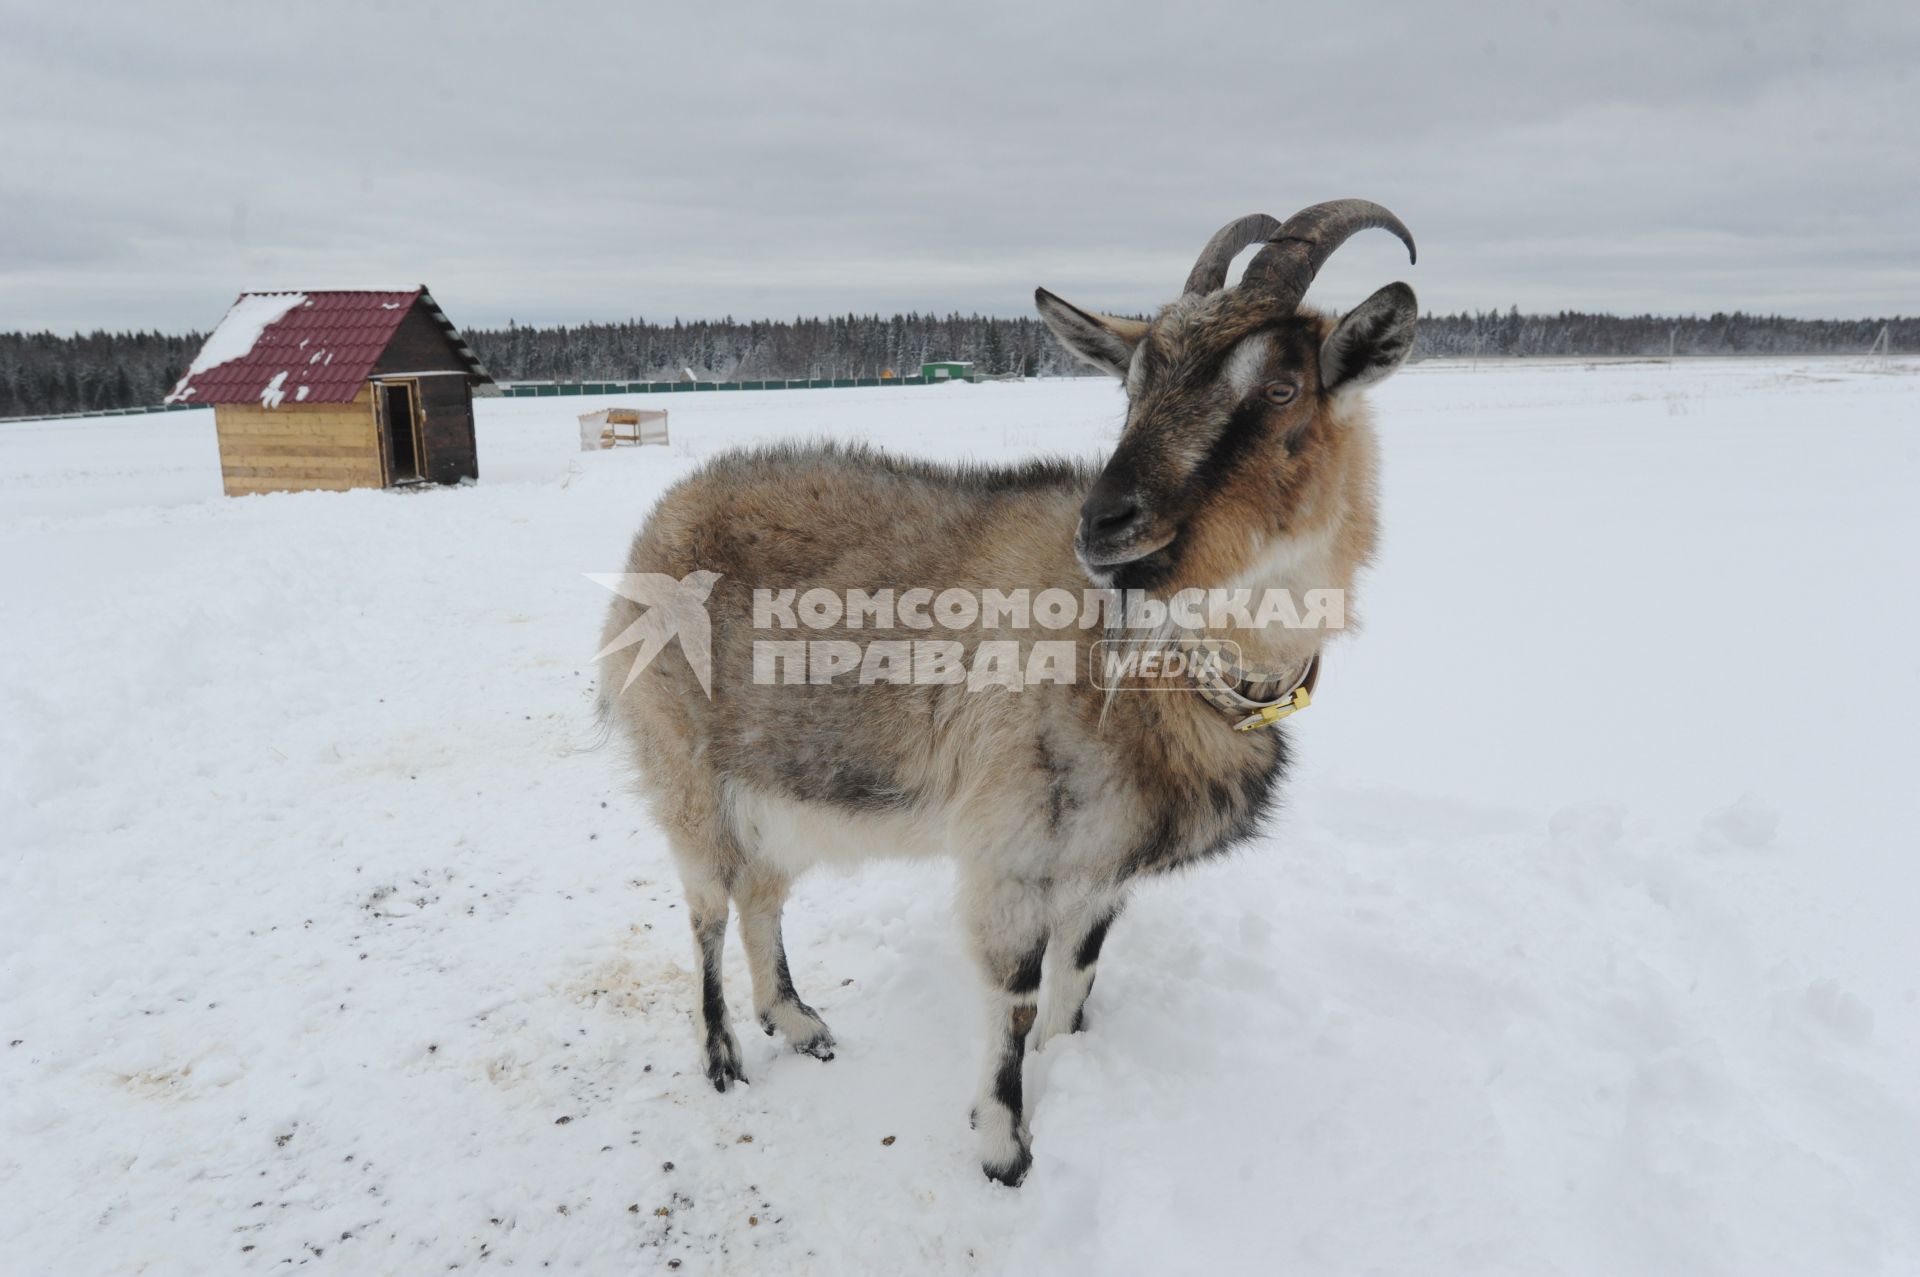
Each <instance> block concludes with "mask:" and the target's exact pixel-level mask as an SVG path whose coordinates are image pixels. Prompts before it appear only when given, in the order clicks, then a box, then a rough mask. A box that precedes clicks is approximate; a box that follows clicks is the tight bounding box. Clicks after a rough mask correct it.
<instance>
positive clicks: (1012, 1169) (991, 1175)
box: [980, 1144, 1033, 1188]
mask: <svg viewBox="0 0 1920 1277" xmlns="http://www.w3.org/2000/svg"><path fill="white" fill-rule="evenodd" d="M1032 1166H1033V1152H1032V1150H1030V1149H1029V1148H1027V1146H1026V1145H1024V1144H1022V1145H1021V1146H1020V1149H1019V1152H1018V1153H1017V1154H1016V1155H1015V1157H1014V1158H1013V1160H1012V1161H1010V1162H982V1163H980V1169H981V1170H982V1171H983V1172H985V1174H986V1177H987V1178H988V1179H990V1180H992V1181H993V1182H994V1183H996V1184H1005V1185H1006V1186H1007V1187H1008V1188H1018V1187H1020V1181H1021V1180H1024V1179H1025V1178H1026V1177H1027V1171H1028V1170H1029V1169H1030V1168H1031V1167H1032Z"/></svg>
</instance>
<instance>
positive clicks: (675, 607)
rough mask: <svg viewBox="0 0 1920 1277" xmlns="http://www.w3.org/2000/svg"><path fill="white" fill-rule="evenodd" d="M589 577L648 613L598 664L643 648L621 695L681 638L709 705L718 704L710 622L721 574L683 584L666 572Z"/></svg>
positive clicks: (693, 575) (704, 574)
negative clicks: (712, 596) (635, 647)
mask: <svg viewBox="0 0 1920 1277" xmlns="http://www.w3.org/2000/svg"><path fill="white" fill-rule="evenodd" d="M586 576H587V579H588V580H590V581H594V582H596V583H598V584H600V585H604V586H606V587H607V588H608V589H609V590H612V591H613V592H614V593H615V594H618V595H619V596H620V597H621V598H623V599H630V600H632V601H633V602H635V603H638V604H639V605H640V606H641V607H643V608H645V609H646V610H645V611H643V612H642V613H640V615H639V616H638V617H636V618H635V619H634V621H633V623H632V624H631V625H629V626H627V628H626V629H624V630H622V631H620V633H619V634H618V635H616V636H615V637H614V639H613V641H612V642H611V643H608V644H607V645H606V646H605V647H603V648H601V649H600V651H598V652H596V653H595V654H594V658H593V659H594V660H596V661H597V660H600V659H601V658H603V657H605V656H608V655H610V654H612V653H614V652H618V651H619V650H620V649H622V648H625V647H632V646H633V645H634V644H636V643H638V644H639V645H640V650H639V651H638V652H636V653H635V654H634V658H633V666H632V667H631V668H630V669H629V670H628V671H627V681H626V682H624V683H622V684H621V685H620V690H621V691H623V692H624V691H626V690H627V688H629V687H631V686H633V680H634V679H636V678H638V677H640V671H641V670H643V669H645V668H647V666H648V665H650V664H652V662H653V658H654V657H656V656H658V655H660V653H661V652H663V651H665V650H666V647H667V644H668V643H670V642H672V641H673V640H674V639H675V638H678V639H679V640H680V651H681V653H682V654H683V655H684V656H685V657H686V658H687V664H688V665H689V666H691V667H692V669H693V676H694V677H695V678H697V679H699V680H700V690H701V691H703V692H705V693H706V694H707V699H708V700H712V699H713V627H712V624H711V622H709V620H708V618H707V596H708V595H710V594H712V593H713V586H714V583H715V582H716V581H718V580H719V579H720V574H719V573H718V572H708V571H705V570H701V571H698V572H689V573H687V574H686V575H685V576H683V577H681V578H680V579H679V580H678V581H676V580H674V579H673V578H672V577H670V576H668V575H666V574H665V573H663V572H589V573H587V574H586Z"/></svg>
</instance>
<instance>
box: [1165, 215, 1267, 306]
mask: <svg viewBox="0 0 1920 1277" xmlns="http://www.w3.org/2000/svg"><path fill="white" fill-rule="evenodd" d="M1279 229H1280V223H1279V222H1278V221H1277V220H1275V219H1274V218H1271V217H1268V216H1267V215H1266V214H1265V213H1248V214H1247V215H1246V216H1245V217H1242V218H1239V219H1237V220H1235V221H1231V222H1228V223H1227V224H1226V225H1225V226H1222V227H1221V228H1220V229H1219V230H1217V231H1215V232H1214V233H1213V238H1212V239H1210V240H1208V241H1207V246H1206V247H1205V248H1203V249H1201V250H1200V260H1199V261H1197V262H1195V263H1194V264H1193V273H1192V274H1190V275H1188V276H1187V286H1186V288H1185V289H1184V290H1182V291H1184V292H1186V293H1189V294H1193V293H1199V294H1202V295H1204V294H1206V293H1211V292H1215V291H1217V290H1219V289H1221V288H1223V287H1225V286H1226V282H1227V267H1228V266H1230V265H1232V264H1233V259H1234V255H1235V254H1237V253H1238V252H1239V251H1240V250H1241V249H1243V248H1245V247H1247V246H1248V245H1249V244H1258V243H1259V242H1260V241H1261V240H1264V239H1270V238H1272V236H1273V233H1274V232H1275V231H1277V230H1279Z"/></svg>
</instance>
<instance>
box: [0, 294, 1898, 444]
mask: <svg viewBox="0 0 1920 1277" xmlns="http://www.w3.org/2000/svg"><path fill="white" fill-rule="evenodd" d="M1882 327H1885V328H1886V329H1887V331H1888V336H1889V345H1890V348H1891V349H1892V350H1895V351H1914V350H1916V349H1920V319H1885V320H1882V319H1859V320H1828V319H1784V318H1781V317H1780V316H1777V315H1747V314H1742V313H1739V312H1737V311H1736V312H1734V313H1732V314H1716V315H1709V316H1706V317H1704V318H1702V317H1696V316H1689V317H1686V318H1681V319H1674V318H1668V317H1663V316H1658V315H1626V316H1623V315H1589V314H1583V313H1581V312H1578V311H1561V312H1560V313H1559V314H1557V315H1523V314H1521V313H1520V311H1519V310H1517V309H1510V310H1506V311H1485V312H1481V313H1477V314H1467V313H1464V312H1463V313H1461V314H1457V315H1428V316H1426V317H1424V318H1423V319H1422V320H1421V321H1420V336H1419V341H1418V343H1417V344H1416V346H1415V348H1414V358H1416V359H1433V358H1452V359H1459V358H1497V357H1509V358H1510V357H1516V356H1559V357H1574V358H1580V357H1605V356H1646V357H1658V356H1664V355H1666V354H1667V353H1668V351H1669V350H1670V349H1671V350H1672V351H1673V352H1674V353H1675V354H1680V355H1804V354H1860V353H1864V352H1865V351H1866V350H1867V349H1868V348H1869V347H1871V346H1872V345H1873V344H1874V341H1875V339H1876V338H1877V337H1878V336H1879V334H1880V331H1881V329H1882ZM467 338H468V340H469V341H470V342H471V343H472V345H473V347H474V349H475V350H476V351H477V352H478V353H479V355H480V358H481V359H482V361H484V362H485V364H486V365H487V368H488V370H489V371H490V372H492V373H493V375H494V377H495V378H497V379H499V380H501V381H639V380H656V381H666V380H673V379H675V378H677V377H679V376H680V375H681V374H682V372H683V370H691V371H692V372H693V374H694V375H695V376H696V377H699V378H700V379H702V380H717V381H757V380H760V379H762V378H768V377H877V376H879V375H880V374H881V373H882V372H885V371H887V370H889V369H891V370H892V371H893V372H894V373H896V374H905V373H912V372H917V371H919V368H920V365H921V364H922V363H924V362H926V361H928V360H935V359H959V360H967V361H969V362H971V363H973V364H974V365H975V367H976V368H978V369H979V370H980V371H981V372H984V373H988V374H993V375H1006V374H1025V375H1027V376H1043V377H1044V376H1078V375H1081V374H1083V373H1085V372H1086V371H1087V370H1086V369H1085V368H1084V367H1083V366H1081V365H1080V364H1079V363H1078V362H1076V361H1075V360H1074V359H1073V357H1072V356H1070V355H1068V354H1067V353H1066V352H1065V351H1064V350H1062V349H1061V348H1060V346H1059V344H1058V343H1057V342H1055V341H1054V340H1053V337H1052V335H1051V334H1050V333H1048V332H1047V330H1046V328H1045V326H1043V325H1042V324H1041V323H1040V321H1039V320H1037V319H989V318H987V317H985V316H982V315H945V316H940V315H919V314H914V315H894V316H892V317H890V318H885V317H882V316H879V315H845V316H834V317H832V318H827V319H793V320H733V319H721V320H713V321H699V322H694V323H683V322H681V321H679V320H675V321H674V322H673V323H671V324H650V323H647V322H645V321H643V320H630V321H628V322H626V323H619V324H579V325H574V326H571V327H568V326H556V327H526V326H523V325H519V324H513V323H509V324H508V325H507V327H505V328H482V329H469V330H467ZM201 340H202V338H201V336H200V335H199V334H194V333H190V334H187V335H185V336H180V337H170V336H166V335H164V334H161V333H105V332H96V333H90V334H87V335H85V336H75V337H56V336H54V335H53V334H51V333H0V417H8V416H25V415H32V414H40V413H59V412H95V411H98V410H100V409H103V408H125V407H133V406H136V405H141V404H157V403H159V402H160V400H161V399H162V397H164V396H165V395H166V393H167V392H168V391H169V390H171V389H172V388H173V385H174V383H175V382H176V381H178V380H179V378H180V374H181V373H182V371H184V370H185V368H186V366H187V364H188V363H189V362H190V361H191V360H192V358H193V356H194V353H195V352H196V351H197V350H198V349H199V347H200V342H201Z"/></svg>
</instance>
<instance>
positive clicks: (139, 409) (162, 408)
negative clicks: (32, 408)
mask: <svg viewBox="0 0 1920 1277" xmlns="http://www.w3.org/2000/svg"><path fill="white" fill-rule="evenodd" d="M212 406H213V405H212V404H203V403H153V404H136V405H135V406H133V407H131V408H95V409H94V410H93V411H92V412H42V413H35V414H34V415H32V416H27V417H0V424H4V423H8V422H14V421H78V420H79V419H80V418H82V417H138V416H141V415H142V414H144V413H149V412H203V411H205V410H207V409H209V408H211V407H212Z"/></svg>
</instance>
